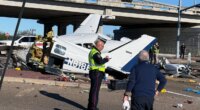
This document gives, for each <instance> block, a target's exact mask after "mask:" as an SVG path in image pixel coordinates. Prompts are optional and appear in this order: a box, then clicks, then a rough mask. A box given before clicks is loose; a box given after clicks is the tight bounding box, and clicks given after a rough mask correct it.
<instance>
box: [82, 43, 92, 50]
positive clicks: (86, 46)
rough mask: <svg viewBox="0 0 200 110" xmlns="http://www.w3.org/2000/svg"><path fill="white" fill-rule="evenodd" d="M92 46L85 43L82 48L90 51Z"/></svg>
mask: <svg viewBox="0 0 200 110" xmlns="http://www.w3.org/2000/svg"><path fill="white" fill-rule="evenodd" d="M92 45H93V44H92V43H85V44H83V47H85V48H88V49H91V48H92Z"/></svg>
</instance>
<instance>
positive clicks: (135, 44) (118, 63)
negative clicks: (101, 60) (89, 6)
mask: <svg viewBox="0 0 200 110" xmlns="http://www.w3.org/2000/svg"><path fill="white" fill-rule="evenodd" d="M154 43H156V38H155V37H151V36H148V35H142V37H140V38H138V39H136V40H132V41H130V42H127V43H126V44H124V45H122V46H120V47H118V48H116V49H113V50H111V51H110V52H109V57H111V59H110V61H109V62H108V63H107V67H108V68H112V69H115V70H118V71H121V72H123V73H129V72H130V71H131V69H132V67H133V66H135V65H136V64H137V63H138V53H139V52H140V51H141V50H147V51H148V50H149V49H150V48H151V47H152V46H153V44H154Z"/></svg>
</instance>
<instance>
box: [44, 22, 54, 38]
mask: <svg viewBox="0 0 200 110" xmlns="http://www.w3.org/2000/svg"><path fill="white" fill-rule="evenodd" d="M52 28H53V24H44V36H46V34H47V33H48V32H49V31H51V30H52Z"/></svg>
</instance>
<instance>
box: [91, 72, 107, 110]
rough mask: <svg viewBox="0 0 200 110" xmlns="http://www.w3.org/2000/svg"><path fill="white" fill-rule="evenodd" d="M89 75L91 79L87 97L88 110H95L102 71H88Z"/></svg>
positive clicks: (102, 75)
mask: <svg viewBox="0 0 200 110" xmlns="http://www.w3.org/2000/svg"><path fill="white" fill-rule="evenodd" d="M89 77H90V80H91V86H90V93H89V99H88V110H97V104H98V99H99V90H100V87H101V82H102V79H103V78H104V73H103V72H99V71H90V72H89Z"/></svg>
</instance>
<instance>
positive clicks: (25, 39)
mask: <svg viewBox="0 0 200 110" xmlns="http://www.w3.org/2000/svg"><path fill="white" fill-rule="evenodd" d="M35 38H36V36H22V37H20V38H19V39H17V40H15V41H14V45H13V46H14V49H17V48H29V47H31V46H32V44H33V43H34V41H35ZM11 43H12V41H11V40H0V51H1V53H2V54H5V53H6V51H7V50H8V49H9V48H10V46H11Z"/></svg>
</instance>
